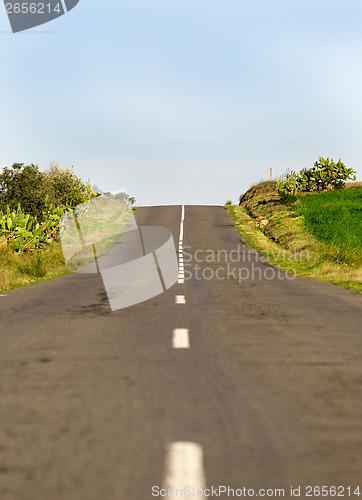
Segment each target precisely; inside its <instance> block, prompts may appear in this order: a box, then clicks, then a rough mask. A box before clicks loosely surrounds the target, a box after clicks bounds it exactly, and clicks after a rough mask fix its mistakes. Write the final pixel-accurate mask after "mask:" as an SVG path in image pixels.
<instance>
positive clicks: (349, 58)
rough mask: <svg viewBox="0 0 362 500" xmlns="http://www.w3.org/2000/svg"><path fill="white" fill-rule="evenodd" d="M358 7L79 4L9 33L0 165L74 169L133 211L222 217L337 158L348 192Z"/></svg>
mask: <svg viewBox="0 0 362 500" xmlns="http://www.w3.org/2000/svg"><path fill="white" fill-rule="evenodd" d="M361 21H362V2H361V1H360V0H343V1H342V0H338V1H337V0H314V1H310V0H99V1H96V0H80V2H79V4H78V5H77V6H76V7H75V8H74V9H73V10H72V11H70V12H69V13H67V14H66V15H64V16H62V17H60V18H59V19H57V20H55V21H52V22H51V23H48V24H45V25H43V26H40V27H38V28H36V29H33V30H29V31H26V32H22V33H17V34H12V33H11V32H10V25H9V21H8V19H7V16H6V13H5V8H3V7H2V6H0V43H1V48H0V64H1V72H0V75H1V80H0V82H1V83H0V88H1V90H2V92H1V94H0V112H1V121H0V133H1V136H0V137H1V142H0V144H1V148H0V166H1V167H3V166H6V165H11V164H12V163H13V162H24V163H30V162H33V163H36V164H38V165H39V166H40V168H41V169H45V168H46V167H47V166H48V165H49V164H50V162H52V161H58V162H59V164H60V165H61V166H64V167H67V166H70V165H74V168H75V172H76V173H77V174H78V175H80V176H81V177H82V178H83V179H88V178H90V180H91V182H92V184H97V185H98V186H99V187H101V188H102V189H103V190H106V191H107V190H110V191H115V190H117V189H120V188H127V190H128V192H129V194H130V195H132V196H135V197H136V200H137V204H140V205H158V204H181V203H186V204H224V203H225V202H226V200H228V199H231V200H233V201H234V202H236V201H237V200H238V198H239V195H240V194H241V193H243V192H245V191H246V189H247V188H248V187H249V186H250V185H251V184H252V183H253V182H256V181H259V180H261V179H266V178H268V176H269V168H270V167H272V168H273V173H274V174H275V175H280V174H282V173H283V172H284V171H285V170H286V169H287V168H290V169H294V170H299V169H300V168H303V167H309V166H312V165H313V163H314V161H315V160H316V159H317V158H318V156H324V157H326V156H329V157H332V158H334V159H335V160H338V159H339V158H341V159H342V161H343V162H344V163H345V164H346V166H348V167H353V168H354V169H355V170H357V172H358V178H359V179H360V180H361V179H362V64H361V63H362V29H361V26H362V23H361Z"/></svg>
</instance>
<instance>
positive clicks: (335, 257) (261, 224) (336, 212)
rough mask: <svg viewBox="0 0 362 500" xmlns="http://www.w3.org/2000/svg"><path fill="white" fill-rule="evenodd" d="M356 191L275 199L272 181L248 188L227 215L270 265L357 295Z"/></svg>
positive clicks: (361, 267)
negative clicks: (328, 282) (343, 288)
mask: <svg viewBox="0 0 362 500" xmlns="http://www.w3.org/2000/svg"><path fill="white" fill-rule="evenodd" d="M361 196H362V187H358V185H357V186H351V189H343V190H338V191H337V190H336V191H329V192H323V193H315V194H310V195H309V194H307V195H298V196H289V197H281V196H280V195H279V193H278V190H277V188H276V183H275V182H274V181H266V182H261V183H259V184H256V185H254V186H252V187H251V188H250V189H249V190H248V191H247V192H246V193H245V194H244V195H243V196H242V197H241V206H229V207H228V211H229V213H230V214H231V216H232V217H233V218H234V220H235V221H236V226H237V227H238V228H239V231H240V233H241V234H242V235H243V238H244V240H245V241H246V243H248V244H249V245H251V246H253V247H255V248H257V249H258V250H259V251H261V252H262V253H264V254H267V255H268V256H269V262H270V263H271V264H272V265H275V266H277V267H280V268H282V269H287V268H290V266H292V267H293V268H294V269H295V271H296V272H297V274H299V275H300V276H307V277H310V278H316V279H321V280H324V281H330V282H332V283H335V284H339V285H345V286H348V287H350V288H353V289H356V290H358V291H360V292H362V248H361V234H362V233H361V224H362V217H361V215H362V214H361Z"/></svg>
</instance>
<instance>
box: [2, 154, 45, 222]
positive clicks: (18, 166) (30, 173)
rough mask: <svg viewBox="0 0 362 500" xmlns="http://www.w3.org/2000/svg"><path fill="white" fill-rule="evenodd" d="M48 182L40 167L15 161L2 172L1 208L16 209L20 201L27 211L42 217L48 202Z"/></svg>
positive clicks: (23, 208)
mask: <svg viewBox="0 0 362 500" xmlns="http://www.w3.org/2000/svg"><path fill="white" fill-rule="evenodd" d="M45 197H46V183H45V178H44V174H43V173H42V172H40V171H39V167H38V166H37V165H34V164H33V163H31V164H30V165H24V163H13V165H12V166H11V167H10V168H9V167H5V168H4V169H3V171H2V173H1V174H0V209H5V207H6V206H8V207H10V209H12V210H15V209H16V208H17V206H18V204H19V203H20V206H21V208H22V210H23V211H24V212H25V213H30V214H32V215H34V216H36V217H39V218H41V215H42V212H43V210H44V207H45V204H46V199H45Z"/></svg>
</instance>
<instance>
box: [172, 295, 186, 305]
mask: <svg viewBox="0 0 362 500" xmlns="http://www.w3.org/2000/svg"><path fill="white" fill-rule="evenodd" d="M175 302H176V304H186V297H185V295H176V297H175Z"/></svg>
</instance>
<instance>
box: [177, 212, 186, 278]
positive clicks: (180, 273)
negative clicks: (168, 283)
mask: <svg viewBox="0 0 362 500" xmlns="http://www.w3.org/2000/svg"><path fill="white" fill-rule="evenodd" d="M184 220H185V205H182V207H181V222H180V237H179V242H178V258H179V263H178V283H184V278H185V269H184V256H183V238H184Z"/></svg>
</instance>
